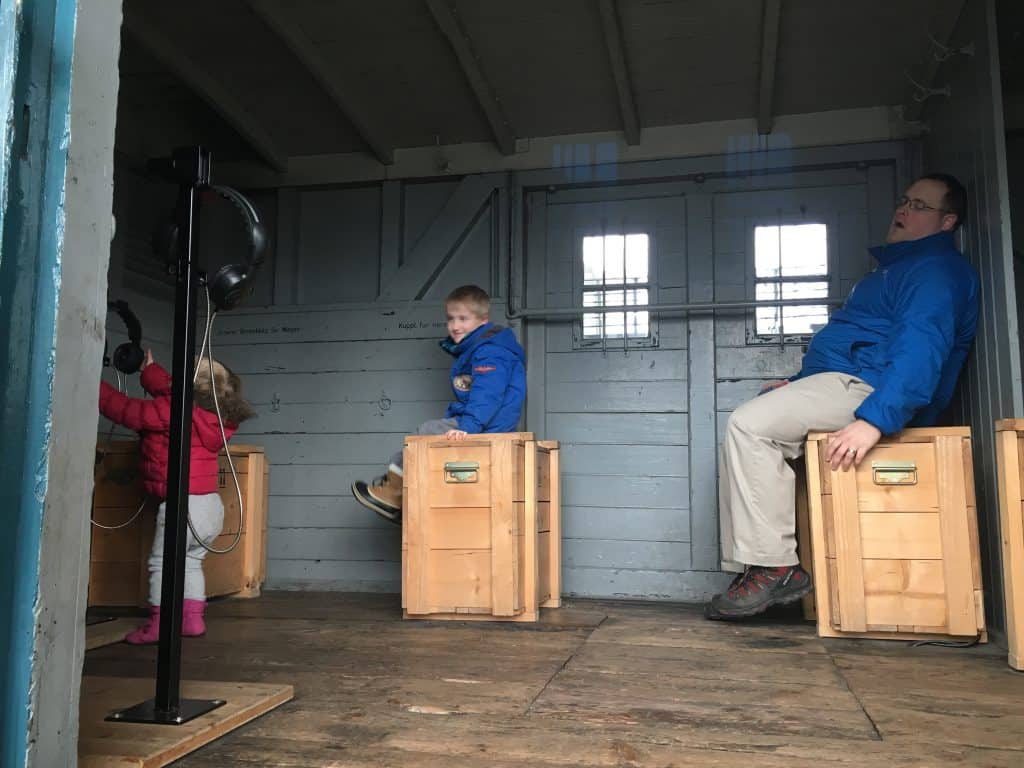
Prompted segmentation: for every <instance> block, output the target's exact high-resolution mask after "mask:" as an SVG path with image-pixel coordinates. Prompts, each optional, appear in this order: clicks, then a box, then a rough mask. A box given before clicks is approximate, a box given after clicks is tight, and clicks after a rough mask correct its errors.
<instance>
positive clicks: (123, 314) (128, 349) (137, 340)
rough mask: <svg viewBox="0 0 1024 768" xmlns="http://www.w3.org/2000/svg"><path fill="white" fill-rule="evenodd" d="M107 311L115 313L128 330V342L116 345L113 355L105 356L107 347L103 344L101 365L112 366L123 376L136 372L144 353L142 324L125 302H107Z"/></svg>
mask: <svg viewBox="0 0 1024 768" xmlns="http://www.w3.org/2000/svg"><path fill="white" fill-rule="evenodd" d="M107 311H108V312H111V311H113V312H116V313H117V316H118V317H120V318H121V321H122V322H123V323H124V327H125V328H126V329H127V330H128V341H126V342H125V343H124V344H118V345H117V347H115V349H114V354H113V355H111V356H109V357H108V356H107V345H106V342H104V343H103V364H104V365H113V366H114V368H116V369H117V370H119V371H120V372H121V373H124V374H132V373H136V372H138V370H139V369H140V368H142V361H143V359H144V358H145V356H146V353H145V352H143V351H142V323H140V322H139V318H137V317H136V316H135V313H134V312H132V310H131V308H130V307H129V306H128V302H127V301H121V300H118V301H108V302H107Z"/></svg>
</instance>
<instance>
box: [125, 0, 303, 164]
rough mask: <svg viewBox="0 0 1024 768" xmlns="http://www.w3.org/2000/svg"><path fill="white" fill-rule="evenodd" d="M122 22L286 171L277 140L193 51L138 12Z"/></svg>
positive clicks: (268, 160) (262, 154) (265, 156)
mask: <svg viewBox="0 0 1024 768" xmlns="http://www.w3.org/2000/svg"><path fill="white" fill-rule="evenodd" d="M123 23H124V28H125V31H126V32H127V33H128V34H129V35H131V37H132V38H133V39H135V40H136V41H137V42H138V43H139V45H141V46H142V47H143V48H145V49H146V50H147V51H148V52H149V53H150V55H152V56H153V58H154V59H156V60H157V61H158V62H160V64H162V65H163V66H164V67H166V68H167V70H168V71H169V72H170V73H171V74H173V75H174V76H175V77H177V78H179V79H180V80H181V81H182V82H184V83H185V85H187V86H188V87H189V88H191V89H192V90H193V91H194V92H195V93H196V94H197V95H198V96H199V98H201V99H202V100H203V101H204V102H206V104H207V105H208V106H209V107H210V108H211V109H213V110H214V111H215V112H216V113H217V114H219V115H220V116H221V117H222V118H224V120H225V121H226V122H227V123H228V125H230V126H231V127H232V128H233V129H234V130H235V131H236V132H237V133H238V134H239V135H240V136H241V137H242V138H243V139H245V141H246V142H248V143H249V145H250V146H251V147H252V148H253V149H254V150H256V152H257V154H258V155H259V156H260V157H261V158H262V159H263V161H264V162H265V163H267V165H269V166H270V167H271V168H273V169H274V170H276V171H278V172H280V173H285V172H287V170H288V156H287V155H286V154H285V153H284V152H283V151H282V150H281V148H280V147H279V146H278V145H277V142H276V141H274V139H273V138H272V137H271V136H270V134H269V133H268V132H267V131H266V129H265V128H264V127H263V126H262V125H260V121H259V120H258V119H257V118H256V116H255V115H253V114H252V112H250V111H249V110H248V109H247V108H246V107H245V105H243V104H242V102H241V101H239V100H238V99H237V98H236V97H235V95H234V94H233V93H232V92H231V90H230V89H229V88H227V87H226V86H225V85H223V84H222V83H221V82H219V81H218V80H217V79H216V78H215V77H214V76H213V75H211V73H210V72H208V71H206V70H205V69H204V68H203V67H202V66H200V65H199V64H198V63H197V62H196V61H195V57H194V56H193V55H192V54H190V53H189V52H188V51H186V50H184V49H183V48H180V47H179V46H178V45H176V44H175V43H174V42H173V41H171V40H170V39H169V38H168V37H167V35H166V34H164V32H163V31H162V30H160V29H158V28H157V27H156V26H154V25H153V24H152V23H151V22H149V21H148V20H147V19H145V18H142V17H140V16H139V14H138V13H126V14H125V15H124V22H123Z"/></svg>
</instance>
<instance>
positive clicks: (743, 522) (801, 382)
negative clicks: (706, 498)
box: [718, 373, 874, 572]
mask: <svg viewBox="0 0 1024 768" xmlns="http://www.w3.org/2000/svg"><path fill="white" fill-rule="evenodd" d="M873 391H874V390H873V389H872V388H871V387H870V386H868V385H867V384H865V383H864V382H862V381H861V380H860V379H858V378H856V377H854V376H850V375H848V374H845V373H819V374H816V375H814V376H808V377H807V378H805V379H797V380H796V381H793V382H790V383H789V384H786V385H785V386H782V387H779V388H778V389H774V390H772V391H771V392H767V393H766V394H764V395H761V396H759V397H756V398H754V399H753V400H751V401H750V402H747V403H744V404H743V405H741V406H740V407H739V408H737V409H736V410H735V411H733V413H732V416H730V417H729V425H728V427H726V430H725V438H724V439H723V440H722V448H721V453H720V457H721V461H720V463H719V468H718V473H719V475H718V497H719V498H718V510H719V523H720V526H721V535H722V570H724V571H736V572H739V571H742V570H743V568H744V566H747V565H766V566H781V565H796V564H797V563H798V562H799V559H798V558H797V554H796V496H795V494H796V482H795V476H794V474H793V470H792V469H791V468H790V466H789V464H787V463H786V459H795V458H796V457H798V456H800V455H801V454H802V453H803V450H804V441H805V440H806V438H807V433H808V432H811V431H814V430H821V431H835V430H838V429H842V428H843V427H845V426H846V425H848V424H850V423H851V422H852V421H854V420H855V418H856V417H855V416H854V415H853V412H854V411H855V410H856V409H857V407H858V406H859V405H860V404H861V402H863V400H864V398H866V397H867V396H868V395H870V394H871V393H872V392H873Z"/></svg>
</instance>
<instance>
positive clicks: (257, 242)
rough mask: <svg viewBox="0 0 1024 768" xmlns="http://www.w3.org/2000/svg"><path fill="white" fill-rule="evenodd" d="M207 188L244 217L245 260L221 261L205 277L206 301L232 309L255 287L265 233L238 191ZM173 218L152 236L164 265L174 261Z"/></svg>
mask: <svg viewBox="0 0 1024 768" xmlns="http://www.w3.org/2000/svg"><path fill="white" fill-rule="evenodd" d="M207 189H209V190H211V191H212V192H215V193H216V194H218V195H220V196H221V197H222V198H224V199H225V200H227V201H228V202H229V203H231V204H232V205H233V206H234V208H235V209H236V210H238V211H239V212H240V213H241V214H242V217H243V218H244V219H245V229H246V233H247V237H248V240H249V243H248V245H249V249H248V252H247V254H246V261H245V263H243V264H225V265H224V266H222V267H220V268H219V269H217V271H216V272H214V273H213V275H212V276H211V275H207V278H206V284H207V288H208V289H209V292H210V300H211V301H212V302H213V304H214V306H215V307H216V308H217V310H218V311H220V310H224V309H234V308H235V307H236V306H238V303H239V302H240V301H241V300H242V299H243V298H245V297H246V296H248V295H250V294H251V293H252V292H253V288H254V287H255V286H254V284H253V277H254V275H255V272H256V269H257V268H258V267H259V266H260V264H262V263H263V252H264V251H265V250H266V247H267V232H266V229H265V228H264V227H263V223H262V222H261V221H260V216H259V213H257V211H256V208H255V207H254V206H253V204H252V203H250V202H249V200H248V199H247V198H246V197H245V195H243V194H242V193H241V192H239V191H238V190H236V189H232V188H231V187H224V186H219V185H211V186H209V187H207ZM177 218H178V217H177V216H175V217H174V219H172V220H171V221H169V222H167V223H166V224H165V225H164V226H163V227H162V228H161V229H160V230H159V231H158V232H157V233H156V234H155V235H154V241H153V248H154V249H155V250H156V251H157V253H159V254H160V255H161V256H163V257H164V259H166V260H167V262H168V264H173V263H175V261H176V260H177V248H178V225H177V223H176V222H177Z"/></svg>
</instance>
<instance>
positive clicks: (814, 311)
mask: <svg viewBox="0 0 1024 768" xmlns="http://www.w3.org/2000/svg"><path fill="white" fill-rule="evenodd" d="M756 290H757V294H756V295H757V298H758V299H759V300H771V299H778V298H780V294H781V298H783V299H817V298H824V297H825V296H828V283H824V282H822V283H817V282H815V283H758V285H757V288H756ZM779 310H780V307H759V308H758V309H757V310H756V312H755V317H756V323H757V334H758V335H759V336H778V335H779V323H780V312H779ZM781 310H782V312H781V323H782V333H783V334H784V335H789V336H795V335H800V336H808V335H811V334H813V333H814V332H815V331H817V330H818V329H819V328H821V327H822V326H823V325H825V323H827V322H828V307H827V306H826V305H824V304H815V305H810V306H801V307H781Z"/></svg>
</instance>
